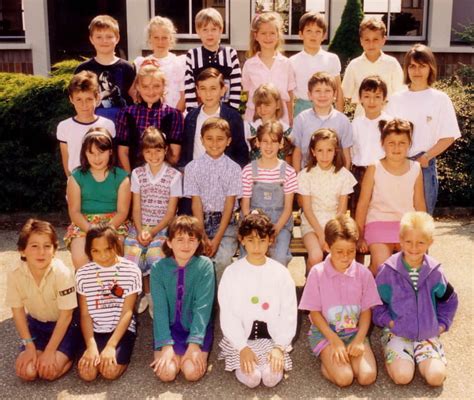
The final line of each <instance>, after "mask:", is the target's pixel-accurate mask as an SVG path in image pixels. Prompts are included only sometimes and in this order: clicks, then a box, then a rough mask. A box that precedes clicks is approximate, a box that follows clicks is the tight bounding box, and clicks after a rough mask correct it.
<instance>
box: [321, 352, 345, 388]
mask: <svg viewBox="0 0 474 400" xmlns="http://www.w3.org/2000/svg"><path fill="white" fill-rule="evenodd" d="M331 356H332V351H331V348H330V347H329V346H328V347H326V348H325V349H324V350H323V351H322V352H321V354H320V355H319V357H320V358H321V372H322V374H323V375H324V377H325V378H326V379H328V380H329V381H331V382H332V383H335V384H336V385H337V386H339V387H345V386H349V385H350V384H351V383H352V381H353V380H354V373H353V372H352V367H351V365H350V364H349V363H344V364H336V363H335V362H334V361H333V360H332V357H331Z"/></svg>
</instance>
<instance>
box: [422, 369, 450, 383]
mask: <svg viewBox="0 0 474 400" xmlns="http://www.w3.org/2000/svg"><path fill="white" fill-rule="evenodd" d="M425 379H426V383H427V384H428V385H430V386H441V385H442V384H443V382H444V380H445V379H446V371H442V370H436V371H429V372H427V373H426V374H425Z"/></svg>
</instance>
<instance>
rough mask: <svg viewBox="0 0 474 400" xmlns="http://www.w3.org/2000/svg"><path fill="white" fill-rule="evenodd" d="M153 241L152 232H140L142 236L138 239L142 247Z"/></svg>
mask: <svg viewBox="0 0 474 400" xmlns="http://www.w3.org/2000/svg"><path fill="white" fill-rule="evenodd" d="M152 239H153V237H152V235H151V233H150V231H148V230H146V229H144V230H143V231H141V232H140V234H139V235H138V237H137V240H138V243H140V244H141V245H142V246H148V245H149V244H150V242H151V240H152Z"/></svg>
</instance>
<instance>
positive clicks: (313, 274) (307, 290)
mask: <svg viewBox="0 0 474 400" xmlns="http://www.w3.org/2000/svg"><path fill="white" fill-rule="evenodd" d="M318 278H319V277H318V271H317V268H316V267H313V268H312V269H311V271H310V272H309V275H308V280H307V281H306V285H305V287H304V290H303V295H302V296H301V301H300V305H299V309H300V310H308V311H322V310H323V308H322V304H321V291H320V288H319V279H318Z"/></svg>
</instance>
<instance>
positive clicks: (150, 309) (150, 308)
mask: <svg viewBox="0 0 474 400" xmlns="http://www.w3.org/2000/svg"><path fill="white" fill-rule="evenodd" d="M148 314H150V317H151V319H153V300H152V299H150V301H149V302H148Z"/></svg>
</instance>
